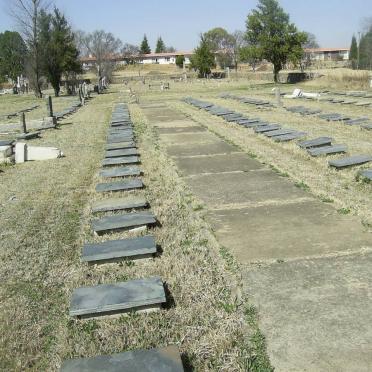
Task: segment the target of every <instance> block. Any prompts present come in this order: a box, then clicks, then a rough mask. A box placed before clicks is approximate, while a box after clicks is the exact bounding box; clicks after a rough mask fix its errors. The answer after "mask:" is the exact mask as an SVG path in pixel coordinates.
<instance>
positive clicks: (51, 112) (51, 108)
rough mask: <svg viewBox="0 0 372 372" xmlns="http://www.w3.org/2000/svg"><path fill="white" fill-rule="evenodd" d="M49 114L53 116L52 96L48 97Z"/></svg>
mask: <svg viewBox="0 0 372 372" xmlns="http://www.w3.org/2000/svg"><path fill="white" fill-rule="evenodd" d="M47 115H48V116H49V117H52V116H53V103H52V96H48V97H47Z"/></svg>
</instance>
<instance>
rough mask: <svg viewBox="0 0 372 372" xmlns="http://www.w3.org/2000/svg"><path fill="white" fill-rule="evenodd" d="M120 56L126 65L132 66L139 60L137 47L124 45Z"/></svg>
mask: <svg viewBox="0 0 372 372" xmlns="http://www.w3.org/2000/svg"><path fill="white" fill-rule="evenodd" d="M121 54H122V56H123V57H124V60H125V61H126V62H127V64H128V65H133V64H135V63H136V62H137V60H138V58H139V55H140V49H139V47H138V46H137V45H133V44H128V43H126V44H124V46H123V48H122V50H121Z"/></svg>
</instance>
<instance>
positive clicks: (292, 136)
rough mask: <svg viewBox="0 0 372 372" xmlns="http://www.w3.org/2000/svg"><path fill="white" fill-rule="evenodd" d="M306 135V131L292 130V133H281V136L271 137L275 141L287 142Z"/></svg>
mask: <svg viewBox="0 0 372 372" xmlns="http://www.w3.org/2000/svg"><path fill="white" fill-rule="evenodd" d="M306 135H307V133H306V132H297V131H295V132H293V133H288V134H283V135H281V136H275V137H273V139H274V141H275V142H287V141H292V140H294V139H298V138H303V137H305V136H306Z"/></svg>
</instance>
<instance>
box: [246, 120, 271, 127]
mask: <svg viewBox="0 0 372 372" xmlns="http://www.w3.org/2000/svg"><path fill="white" fill-rule="evenodd" d="M269 124H270V123H268V122H267V121H255V122H254V123H245V124H243V126H244V127H246V128H256V127H263V126H266V125H269Z"/></svg>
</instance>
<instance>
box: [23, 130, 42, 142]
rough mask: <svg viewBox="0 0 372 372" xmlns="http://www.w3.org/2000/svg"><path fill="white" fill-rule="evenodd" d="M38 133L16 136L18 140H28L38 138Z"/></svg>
mask: <svg viewBox="0 0 372 372" xmlns="http://www.w3.org/2000/svg"><path fill="white" fill-rule="evenodd" d="M40 134H41V133H40V132H28V133H22V134H19V135H17V139H19V140H26V141H27V140H30V139H34V138H39V137H40Z"/></svg>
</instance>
